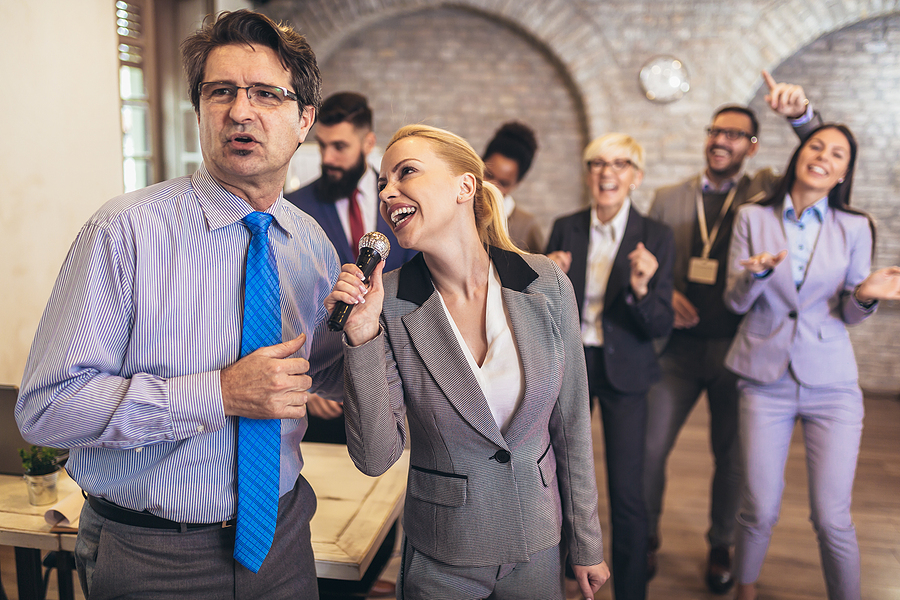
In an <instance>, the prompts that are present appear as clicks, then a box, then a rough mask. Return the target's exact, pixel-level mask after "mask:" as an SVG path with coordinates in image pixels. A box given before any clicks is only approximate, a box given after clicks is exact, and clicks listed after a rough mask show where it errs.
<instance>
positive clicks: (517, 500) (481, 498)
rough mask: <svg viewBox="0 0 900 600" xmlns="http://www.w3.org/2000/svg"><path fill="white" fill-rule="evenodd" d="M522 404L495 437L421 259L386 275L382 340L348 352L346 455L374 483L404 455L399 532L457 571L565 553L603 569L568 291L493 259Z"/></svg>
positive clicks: (502, 255) (536, 262) (538, 263)
mask: <svg viewBox="0 0 900 600" xmlns="http://www.w3.org/2000/svg"><path fill="white" fill-rule="evenodd" d="M490 253H491V259H492V261H493V262H494V266H495V268H496V269H497V272H498V274H499V276H500V279H501V284H502V296H503V302H504V305H505V307H506V310H507V313H508V315H509V319H510V322H511V324H512V329H513V334H514V337H515V340H516V344H517V346H518V348H519V353H520V356H521V360H522V363H523V368H524V373H525V393H524V398H523V399H522V401H521V404H520V406H519V408H518V409H517V411H516V413H515V415H514V416H513V419H512V421H511V423H510V425H509V427H508V429H507V432H506V435H505V436H504V435H503V434H501V433H500V430H499V428H498V427H497V424H496V423H495V422H494V419H493V417H492V416H491V411H490V409H489V408H488V405H487V401H486V399H485V397H484V395H483V393H482V391H481V387H480V386H479V385H478V383H477V381H476V380H475V376H474V374H473V373H472V370H471V368H470V367H469V364H468V362H467V360H466V358H465V355H464V353H463V350H462V348H461V347H460V345H459V343H458V342H457V339H456V337H455V335H454V333H453V331H452V329H451V326H450V322H449V321H448V319H447V316H446V313H445V311H444V308H443V306H442V304H441V301H440V298H439V297H438V295H437V294H436V293H435V291H434V286H433V284H432V283H431V277H430V274H429V272H428V268H427V266H426V264H425V260H424V258H423V257H422V255H421V254H420V255H417V256H416V257H415V258H413V259H412V260H411V261H410V262H408V263H407V264H406V265H404V266H403V267H402V268H400V269H398V270H396V271H392V272H391V273H388V274H387V275H386V276H385V279H384V282H385V300H384V308H383V311H382V316H381V333H380V334H379V336H378V337H376V338H375V339H374V340H371V341H370V342H368V343H366V344H362V345H360V346H356V347H349V346H347V345H346V344H345V347H344V356H345V361H346V362H345V367H346V368H345V388H346V398H345V401H344V411H345V414H346V419H347V421H346V423H347V446H348V448H349V451H350V455H351V457H352V458H353V461H354V462H355V463H356V465H357V467H359V469H360V470H361V471H363V472H364V473H367V474H369V475H378V474H380V473H382V472H383V471H384V470H385V469H387V468H388V467H389V466H390V465H391V464H393V463H394V462H395V461H396V460H397V458H398V457H399V455H400V453H401V452H402V450H403V448H404V446H405V444H406V433H405V428H404V422H403V419H404V415H407V416H408V420H409V429H410V438H411V440H410V441H411V444H410V448H411V455H410V472H409V486H408V489H407V496H406V506H405V509H404V510H405V514H404V520H403V528H404V532H405V533H406V535H407V536H408V538H409V541H410V542H411V543H412V545H413V546H414V547H415V548H416V549H417V550H419V551H421V552H423V553H424V554H426V555H428V556H430V557H432V558H435V559H437V560H439V561H442V562H444V563H447V564H450V565H457V566H489V565H500V564H508V563H517V562H523V561H526V560H528V557H529V556H530V555H531V554H533V553H535V552H538V551H540V550H545V549H547V548H551V547H553V546H555V545H557V544H558V543H559V541H560V532H561V529H562V530H563V531H564V532H565V540H566V543H567V544H568V549H569V556H570V559H571V561H572V563H573V564H578V565H593V564H597V563H599V562H601V560H602V558H603V546H602V541H601V533H600V523H599V519H598V515H597V486H596V480H595V473H594V461H593V450H592V443H591V431H590V412H589V408H588V407H589V403H588V392H587V375H586V372H585V364H584V351H583V349H582V345H581V334H580V331H579V323H578V317H577V314H578V312H577V309H576V306H575V297H574V294H573V291H572V286H571V284H570V283H569V279H568V278H567V277H566V276H565V275H564V274H563V273H562V272H561V271H560V270H559V268H558V267H556V265H555V264H554V263H552V262H551V261H550V260H549V259H547V258H546V257H544V256H540V255H519V254H515V253H511V252H506V251H503V250H499V249H497V248H491V250H490Z"/></svg>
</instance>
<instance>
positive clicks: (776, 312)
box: [724, 204, 876, 386]
mask: <svg viewBox="0 0 900 600" xmlns="http://www.w3.org/2000/svg"><path fill="white" fill-rule="evenodd" d="M781 207H782V205H781V204H777V205H775V206H760V205H746V206H743V207H742V208H741V210H740V212H739V213H738V215H737V219H736V223H735V226H734V233H733V236H732V239H731V249H730V251H729V258H728V261H729V263H728V282H727V285H726V287H725V296H724V299H725V305H726V306H727V307H728V308H729V309H730V310H732V311H734V312H736V313H738V314H745V313H746V316H745V317H744V319H743V321H741V325H740V328H739V330H738V333H737V336H736V337H735V339H734V342H733V343H732V345H731V349H730V350H729V352H728V356H727V357H726V359H725V365H726V366H727V367H728V368H729V369H731V370H732V371H734V372H735V373H737V374H738V375H740V376H741V377H744V378H746V379H752V380H755V381H757V382H760V383H772V382H774V381H777V380H778V379H779V378H780V377H781V376H782V375H784V373H785V371H786V370H787V368H788V365H791V366H792V367H793V370H794V374H795V375H796V377H797V379H798V380H799V381H800V382H801V383H803V384H804V385H808V386H821V385H830V384H835V383H843V382H853V381H856V379H857V376H858V374H857V368H856V359H855V358H854V355H853V347H852V346H851V344H850V336H849V334H848V333H847V328H846V325H848V324H850V325H852V324H854V323H859V322H860V321H862V320H863V319H865V318H866V317H868V316H869V315H871V314H873V313H874V312H875V308H876V307H875V306H873V307H872V308H870V309H865V308H863V307H862V306H860V304H859V302H857V301H856V299H855V298H854V296H853V291H854V289H855V288H856V286H857V285H859V283H861V282H862V281H863V279H865V278H866V276H868V274H869V270H870V267H871V255H872V235H871V232H870V229H869V223H868V220H867V219H866V217H864V216H861V215H854V214H850V213H846V212H842V211H838V210H834V209H832V208H829V210H828V211H827V213H826V215H825V221H824V222H823V223H822V229H821V231H820V232H819V240H818V242H817V243H816V248H815V250H814V252H813V255H812V257H811V259H810V262H809V265H808V267H807V275H806V280H805V281H804V282H803V284H802V285H801V286H800V289H799V290H798V289H797V287H796V286H795V285H794V279H793V276H792V274H791V268H790V267H791V266H790V264H789V261H790V257H788V258H786V259H785V260H784V261H783V262H782V263H781V264H780V265H778V266H777V267H775V269H773V272H772V273H771V274H770V275H769V276H768V277H764V278H761V279H760V278H756V277H754V276H753V274H751V273H750V272H749V271H747V270H746V269H744V267H742V266H741V265H740V261H741V260H742V259H745V258H748V257H750V256H753V255H755V254H759V253H761V252H764V251H765V252H770V253H771V254H776V253H778V252H780V251H781V250H784V249H786V248H787V238H786V237H785V233H784V225H783V222H782V213H781Z"/></svg>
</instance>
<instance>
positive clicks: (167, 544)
mask: <svg viewBox="0 0 900 600" xmlns="http://www.w3.org/2000/svg"><path fill="white" fill-rule="evenodd" d="M182 55H183V62H184V67H185V71H186V74H187V78H188V82H189V90H190V95H191V102H192V104H193V106H194V110H195V111H196V114H197V121H198V124H199V130H200V145H201V151H202V154H203V164H202V165H201V167H200V168H199V169H198V170H197V172H195V173H194V174H193V175H191V176H188V177H180V178H177V179H173V180H170V181H165V182H162V183H159V184H157V185H153V186H151V187H148V188H146V189H143V190H139V191H137V192H134V193H131V194H126V195H124V196H120V197H118V198H115V199H113V200H111V201H110V202H108V203H107V204H105V205H104V206H103V207H102V208H100V210H99V211H98V212H97V213H96V214H95V215H94V216H93V217H91V219H90V220H89V221H88V223H87V224H86V225H85V226H84V227H83V228H82V230H81V232H80V233H79V234H78V237H77V238H76V240H75V242H74V244H73V246H72V248H71V251H70V253H69V256H68V257H67V258H66V261H65V264H64V266H63V269H62V271H61V272H60V275H59V278H58V280H57V283H56V286H55V287H54V290H53V293H52V295H51V298H50V301H49V304H48V306H47V309H46V311H45V313H44V316H43V318H42V320H41V323H40V325H39V327H38V331H37V335H36V337H35V341H34V345H33V346H32V351H31V355H30V356H29V359H28V363H27V365H26V369H25V375H24V379H23V382H22V386H21V395H20V398H19V402H18V405H17V409H16V417H17V420H18V423H19V426H20V428H21V429H22V432H23V435H24V437H25V438H26V439H28V440H30V441H31V442H33V443H38V444H42V445H48V446H55V447H62V448H71V452H70V457H69V461H68V463H67V465H66V468H67V470H68V471H69V473H70V474H71V476H72V477H73V479H74V480H75V481H76V482H77V483H78V484H79V485H80V486H81V488H82V489H83V490H84V491H85V492H86V494H87V502H86V503H85V506H84V509H83V511H82V513H81V520H80V527H79V533H78V541H77V544H76V551H75V556H76V564H77V567H78V573H79V576H80V579H81V583H82V588H83V590H84V593H85V596H86V597H89V598H91V599H92V600H96V599H103V598H112V597H116V598H119V597H128V598H137V597H141V598H191V599H192V600H196V599H201V598H202V599H210V600H213V599H220V598H241V599H244V598H266V599H272V598H285V599H287V598H291V599H296V598H300V599H316V598H318V592H317V587H316V572H315V561H314V558H313V553H312V547H311V543H310V530H309V522H310V519H311V517H312V515H313V512H314V511H315V506H316V499H315V494H314V493H313V491H312V489H311V488H310V486H309V484H308V483H307V482H306V481H305V479H304V478H303V477H302V475H300V469H301V466H302V464H303V461H302V457H301V456H300V452H299V442H300V440H301V438H302V437H303V433H304V431H305V429H306V419H305V415H306V407H305V404H306V398H307V390H308V389H315V390H316V391H319V392H320V393H322V394H324V395H327V396H330V397H339V395H340V393H341V391H342V379H343V377H342V360H341V348H340V337H339V336H337V335H336V334H331V333H328V332H327V327H326V326H325V322H326V320H327V313H326V311H325V308H324V305H323V300H324V297H325V296H326V295H327V294H328V293H329V292H330V291H331V289H332V287H333V285H334V283H335V281H336V280H337V277H338V274H339V272H340V264H339V263H338V258H337V254H336V253H335V251H334V248H333V246H332V245H331V243H330V242H329V241H328V238H327V237H326V235H325V233H324V232H323V231H322V229H321V228H320V227H319V226H318V225H317V224H316V223H315V222H314V221H313V220H312V219H311V218H310V217H309V216H308V215H305V214H304V213H302V212H301V211H299V210H297V209H296V208H295V207H294V206H293V205H291V204H290V203H289V202H287V201H285V200H284V198H283V196H282V188H283V186H284V181H285V175H286V174H287V170H288V164H289V161H290V159H291V156H292V155H293V153H294V151H295V150H296V149H297V147H298V146H299V144H300V143H301V142H302V141H303V140H304V138H305V137H306V134H307V132H308V131H309V129H310V127H311V126H312V124H313V122H314V120H315V114H316V110H317V107H318V106H319V103H320V86H321V82H320V77H319V72H318V67H317V65H316V59H315V55H314V54H313V52H312V50H311V49H310V47H309V45H308V44H307V43H306V40H305V39H304V38H303V37H302V36H301V35H299V34H298V33H296V32H295V31H293V30H292V29H290V28H289V27H286V26H281V25H278V24H276V23H274V22H272V21H271V20H270V19H269V18H268V17H265V16H263V15H261V14H259V13H255V12H251V11H247V10H239V11H236V12H230V13H229V12H225V13H221V14H220V15H218V16H217V17H214V18H211V19H210V21H209V22H208V23H207V24H206V25H205V26H203V27H202V28H201V29H200V30H198V31H196V32H194V33H193V34H191V35H190V36H188V38H187V39H186V40H185V42H184V44H183V45H182ZM245 283H246V289H245ZM311 386H312V387H311ZM254 436H255V437H254Z"/></svg>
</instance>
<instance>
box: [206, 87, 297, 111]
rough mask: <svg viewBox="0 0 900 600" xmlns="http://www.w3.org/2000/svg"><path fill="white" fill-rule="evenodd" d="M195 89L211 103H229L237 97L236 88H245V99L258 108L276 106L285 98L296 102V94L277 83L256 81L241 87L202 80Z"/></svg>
mask: <svg viewBox="0 0 900 600" xmlns="http://www.w3.org/2000/svg"><path fill="white" fill-rule="evenodd" d="M197 89H198V90H200V97H201V98H203V99H204V100H206V101H207V102H212V103H213V104H231V103H232V102H234V99H235V98H237V93H238V90H247V100H249V101H250V104H252V105H253V106H256V107H258V108H277V107H279V106H281V105H282V104H284V101H285V100H293V101H294V102H298V100H297V94H295V93H294V92H290V91H288V90H286V89H284V88H283V87H278V86H277V85H263V84H261V83H257V84H254V85H248V86H246V87H241V86H238V85H234V84H233V83H225V82H224V81H204V82H203V83H201V84H199V85H198V86H197Z"/></svg>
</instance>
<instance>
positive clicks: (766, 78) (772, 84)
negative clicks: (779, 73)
mask: <svg viewBox="0 0 900 600" xmlns="http://www.w3.org/2000/svg"><path fill="white" fill-rule="evenodd" d="M762 76H763V81H765V82H766V86H767V87H768V88H769V91H770V92H771V91H772V90H773V89H774V88H775V86H776V85H777V82H776V81H775V78H774V77H772V76H771V75H769V72H768V71H763V72H762Z"/></svg>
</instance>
